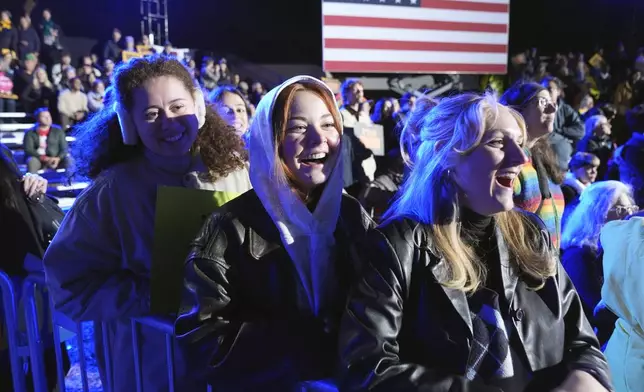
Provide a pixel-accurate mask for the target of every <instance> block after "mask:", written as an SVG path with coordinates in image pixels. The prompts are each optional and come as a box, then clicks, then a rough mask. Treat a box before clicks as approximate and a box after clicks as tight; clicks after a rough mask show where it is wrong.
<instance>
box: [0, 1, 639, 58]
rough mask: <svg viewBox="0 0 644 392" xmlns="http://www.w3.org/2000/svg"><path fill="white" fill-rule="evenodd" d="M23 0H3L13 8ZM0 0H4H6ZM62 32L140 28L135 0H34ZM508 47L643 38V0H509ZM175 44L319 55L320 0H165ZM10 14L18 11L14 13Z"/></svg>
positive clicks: (97, 33)
mask: <svg viewBox="0 0 644 392" xmlns="http://www.w3.org/2000/svg"><path fill="white" fill-rule="evenodd" d="M22 3H23V1H22V0H4V1H3V2H2V4H3V7H7V8H9V9H10V10H11V11H12V12H13V13H14V16H17V15H18V14H19V13H20V12H21V11H20V10H21V9H22ZM5 4H7V6H5ZM45 7H47V8H50V9H51V10H52V13H53V15H54V20H55V21H56V22H57V23H59V24H60V25H61V26H62V28H63V30H64V32H65V34H66V35H69V36H85V37H91V38H96V39H107V38H108V37H109V36H110V32H111V29H112V28H113V27H119V28H120V29H121V30H122V31H123V33H124V35H133V36H135V37H136V38H137V39H138V37H139V35H140V31H141V28H140V20H141V16H140V5H139V1H138V0H95V1H90V0H41V1H39V2H38V5H37V7H36V10H35V11H34V14H33V18H34V20H35V21H36V22H37V21H38V20H39V18H40V14H41V10H42V9H43V8H45ZM510 7H511V16H510V51H511V53H516V52H518V51H521V50H524V49H527V48H529V47H533V46H534V47H538V48H540V51H541V52H543V53H553V52H555V51H563V52H567V51H584V52H589V51H592V50H593V49H594V48H595V46H596V45H600V44H601V45H606V48H607V49H611V48H612V46H613V45H614V43H615V42H617V41H618V40H620V39H621V40H623V41H625V42H626V43H627V44H628V46H630V48H631V49H635V48H637V47H639V46H644V0H512V1H511V4H510ZM169 14H170V39H171V41H172V44H173V45H174V46H176V47H190V48H199V49H209V50H215V51H217V52H220V53H234V54H237V55H239V56H241V57H243V58H246V59H247V60H250V61H254V62H260V63H294V64H296V63H300V64H304V63H308V64H320V63H321V58H322V55H321V40H322V38H321V31H320V25H321V1H319V0H169ZM14 20H15V21H16V22H17V18H14Z"/></svg>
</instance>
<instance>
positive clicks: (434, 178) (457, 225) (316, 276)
mask: <svg viewBox="0 0 644 392" xmlns="http://www.w3.org/2000/svg"><path fill="white" fill-rule="evenodd" d="M6 19H7V18H5V17H4V16H3V23H4V25H6V23H5V22H4V21H5V20H6ZM50 19H51V18H50V16H49V19H46V21H47V20H49V21H50ZM43 26H49V27H47V28H45V27H42V28H41V35H44V31H49V32H50V33H51V31H55V30H57V27H56V25H55V24H54V23H53V22H49V23H44V24H43ZM47 29H48V30H47ZM2 37H3V36H2ZM121 39H122V38H121V35H120V32H119V31H118V30H115V31H114V35H113V39H112V40H111V41H109V42H108V43H107V44H106V46H105V51H104V57H106V60H105V62H104V64H105V63H107V62H108V61H111V64H112V65H113V66H114V67H113V68H110V69H109V71H108V70H107V67H106V68H104V69H102V70H100V69H98V68H95V64H96V62H95V61H94V60H92V57H91V56H89V57H86V58H84V59H83V61H84V62H83V67H82V68H83V69H85V67H87V71H86V72H85V71H83V72H85V73H83V75H87V76H88V77H89V76H91V75H94V77H95V78H97V79H96V80H99V79H98V78H101V77H107V79H104V81H103V87H106V86H107V88H106V89H105V90H101V94H102V96H101V103H102V105H101V107H100V108H97V110H96V112H95V113H94V114H92V115H88V112H89V104H88V103H87V101H88V99H87V98H85V103H86V104H87V109H88V110H77V109H78V108H79V107H80V106H74V104H75V103H78V102H80V101H82V100H83V99H82V98H77V97H79V95H78V94H79V93H83V89H84V88H85V87H86V85H85V80H83V79H82V78H75V77H72V78H68V79H67V81H68V82H69V84H68V86H67V88H66V89H65V90H64V92H61V93H60V94H59V95H57V98H56V99H57V102H58V103H57V108H58V111H59V115H60V118H61V125H62V127H61V128H58V127H55V126H54V125H53V123H52V116H51V112H53V111H54V108H52V107H51V105H49V106H48V105H40V104H38V105H34V106H33V107H34V108H38V110H35V111H34V112H35V114H36V118H37V125H36V127H35V129H34V130H31V131H28V132H27V134H26V137H25V152H26V154H27V156H28V157H30V160H29V161H28V167H29V170H30V171H31V170H32V169H33V170H38V169H40V168H41V167H43V166H48V167H52V168H55V167H60V166H61V165H64V166H67V167H73V169H72V170H71V171H72V172H73V174H74V175H78V176H81V177H83V178H89V179H91V185H90V186H89V188H88V189H87V190H85V191H84V192H83V193H82V195H80V196H79V197H78V199H77V200H76V202H75V204H74V206H73V207H72V209H71V210H70V211H69V212H68V213H67V214H66V216H65V218H64V220H63V221H62V222H60V224H59V225H58V226H59V227H58V226H56V228H55V236H54V237H53V240H51V242H49V241H46V243H43V241H42V238H40V239H38V238H39V237H38V236H34V235H33V234H34V231H35V232H38V230H39V228H37V227H36V228H34V227H26V226H25V225H22V226H21V225H20V224H19V223H20V221H21V218H23V219H24V217H25V212H24V211H25V208H26V210H27V211H28V209H29V206H27V207H24V206H23V207H17V205H18V204H19V203H18V202H16V200H18V199H20V198H19V197H16V196H15V195H22V194H27V195H29V196H33V194H34V193H37V190H38V189H40V190H42V189H41V187H42V181H41V179H39V178H38V177H34V176H31V177H29V178H30V179H29V181H26V180H25V181H24V185H22V183H19V182H17V181H15V180H16V179H17V178H20V176H19V175H17V174H16V173H15V165H13V164H12V161H11V156H10V153H9V154H4V155H3V156H4V159H3V161H2V162H0V163H2V165H0V168H2V170H3V171H2V177H3V178H2V179H1V180H2V181H0V191H1V192H2V193H1V195H2V196H3V200H8V201H7V202H6V203H5V205H4V206H3V210H2V214H3V215H2V216H3V218H4V216H11V217H12V219H13V221H12V222H15V223H16V226H15V227H20V228H21V229H20V230H16V231H15V232H14V236H13V237H12V238H14V239H15V238H21V239H23V240H22V241H15V240H14V243H6V244H3V248H4V247H5V246H7V247H9V246H10V247H13V248H16V247H17V246H19V247H20V248H19V249H16V251H15V252H14V253H12V254H13V255H14V256H15V257H13V259H11V260H8V261H5V263H8V264H7V265H6V266H5V265H3V266H2V268H3V269H5V270H11V271H13V272H14V273H16V274H20V273H23V274H24V273H25V271H22V270H21V265H22V263H23V260H24V258H25V255H26V254H27V253H30V252H31V249H33V248H34V246H32V245H33V244H31V243H30V241H29V239H30V238H35V239H34V241H35V243H36V244H37V245H38V246H39V247H40V250H39V253H38V254H37V255H36V256H38V257H41V258H42V260H43V262H42V266H41V268H42V269H43V270H44V272H45V273H46V276H47V288H48V291H49V294H50V295H51V298H52V301H53V304H54V306H55V308H56V310H57V311H59V312H62V313H64V314H65V315H67V316H68V317H70V318H71V319H73V320H75V321H94V322H96V323H97V324H96V325H100V328H97V329H96V330H95V333H96V341H95V343H96V346H97V352H103V351H104V350H106V349H108V348H109V352H110V353H111V355H110V357H109V358H103V357H102V356H100V355H99V357H100V360H101V362H102V363H100V365H99V370H100V371H101V379H102V380H103V382H104V384H105V385H107V384H108V383H106V381H108V380H109V385H110V386H111V387H112V389H113V390H115V391H127V390H135V389H136V386H135V385H136V377H135V372H134V369H135V367H136V365H135V360H134V357H133V355H132V350H133V349H132V348H133V345H134V344H135V342H134V341H133V336H132V333H131V321H130V318H132V317H140V316H145V315H149V314H150V312H151V301H152V299H151V294H150V286H151V272H150V271H151V270H152V259H153V255H152V254H153V249H154V233H155V219H156V216H157V215H156V205H157V200H158V198H157V190H158V189H159V188H160V187H184V188H193V189H201V190H208V191H214V192H218V195H220V196H221V197H220V198H219V204H220V205H219V207H218V208H217V210H216V211H214V212H213V213H212V214H211V215H209V216H208V217H207V219H206V220H205V222H204V224H203V227H202V229H201V230H200V231H199V232H196V233H194V239H193V240H192V241H191V242H190V244H178V245H177V246H185V247H186V249H189V250H187V251H186V252H185V253H186V258H185V263H183V275H182V276H181V277H177V279H178V280H177V282H179V281H180V282H181V283H182V284H183V287H182V289H181V292H180V293H179V292H178V293H177V301H178V302H179V303H180V307H179V309H178V311H177V312H176V314H175V315H173V316H175V319H176V321H175V323H174V332H175V337H176V339H175V342H174V344H175V345H176V347H175V357H174V360H173V363H174V374H173V376H174V377H173V378H174V381H175V384H176V389H177V390H191V391H192V390H205V387H206V385H207V384H210V385H211V386H212V387H213V388H214V390H217V391H218V390H222V391H284V390H305V391H325V390H338V389H339V390H341V391H345V390H346V391H358V390H373V391H435V390H477V391H478V390H480V391H544V390H553V391H567V392H577V391H588V392H595V391H613V390H616V391H618V392H622V391H637V390H639V388H640V386H641V385H644V372H642V367H643V364H644V356H642V354H641V352H642V351H641V348H642V346H643V345H644V340H643V339H642V337H641V330H642V325H641V321H640V320H641V318H642V317H644V313H643V311H642V307H641V304H640V302H641V301H640V299H641V298H642V296H643V295H644V292H643V291H642V286H641V285H639V277H640V276H642V274H643V273H644V267H642V263H641V260H640V258H641V250H640V248H641V246H642V244H644V217H643V216H642V213H641V212H640V208H639V207H638V206H639V205H644V158H643V157H644V155H643V153H644V151H643V150H644V147H643V146H644V136H642V132H644V95H642V93H643V92H644V90H642V86H644V82H643V81H642V80H641V70H640V69H639V68H640V67H641V66H642V64H644V55H643V54H642V53H644V52H642V53H638V54H637V55H636V56H629V55H628V53H627V52H626V51H625V49H624V48H623V46H620V47H618V49H617V50H616V52H615V54H614V55H606V54H604V51H603V50H598V51H597V52H596V53H594V54H593V56H591V57H590V60H588V61H586V60H585V57H584V56H582V55H566V56H564V55H555V56H554V57H552V58H551V59H545V58H541V57H539V56H537V53H536V52H535V51H529V52H527V53H525V54H522V55H521V56H517V57H516V58H515V61H514V63H513V64H514V69H513V74H512V75H511V79H512V84H511V85H509V86H508V87H507V88H503V89H502V90H503V91H500V92H499V93H498V94H496V93H495V92H493V91H487V92H460V93H452V94H449V95H447V96H444V97H438V98H429V97H428V96H425V95H422V94H414V93H408V94H405V95H404V96H402V97H401V98H400V99H397V98H391V97H386V98H382V99H379V100H378V101H377V102H375V103H374V102H373V101H371V100H369V99H367V98H366V96H365V91H364V86H363V84H362V83H361V82H360V80H358V79H347V80H345V81H344V82H343V83H342V86H341V88H340V92H339V94H337V95H336V94H335V93H334V92H333V91H331V90H330V88H329V87H328V86H327V85H326V84H325V83H324V82H323V81H321V80H318V79H316V78H314V77H311V76H298V77H295V78H292V79H289V80H287V81H285V82H283V83H282V84H281V85H279V86H277V87H275V88H273V89H271V90H270V91H268V92H265V91H264V90H263V87H261V85H258V86H255V85H253V87H252V88H250V89H249V88H248V87H249V86H248V84H244V83H245V82H243V81H241V80H240V78H239V77H238V76H235V74H233V73H232V72H231V71H230V70H229V69H228V67H227V64H226V61H225V60H220V61H218V62H217V61H215V59H212V58H205V59H203V62H202V64H201V67H197V65H196V63H195V61H194V60H191V59H188V60H187V61H179V60H177V59H176V58H175V57H173V55H172V48H171V46H170V45H169V44H168V45H166V49H164V53H161V54H148V55H145V56H135V57H133V58H131V59H130V60H128V61H120V62H119V56H122V53H121V52H119V51H122V50H126V51H132V50H133V49H136V45H135V44H134V40H133V39H130V38H126V39H125V42H126V43H125V44H124V45H126V46H124V47H121V43H120V42H121ZM2 42H4V41H2V40H0V43H2ZM43 42H44V40H43ZM48 42H54V43H53V44H52V45H56V44H55V42H56V40H53V41H52V40H51V39H50V40H49V41H48ZM38 59H39V57H38V56H36V55H34V54H33V53H32V52H28V53H26V54H25V61H24V62H23V66H24V67H25V69H24V70H20V71H19V72H21V73H25V72H26V71H27V70H28V69H31V73H32V74H34V75H35V76H34V77H33V78H34V79H33V80H35V81H38V80H39V79H38V76H37V72H36V70H37V69H38V70H42V72H41V73H43V72H44V75H45V76H42V77H41V78H45V77H49V76H50V75H48V72H47V70H46V69H45V68H38V66H37V64H38V62H39V60H38ZM85 60H87V63H85ZM25 64H29V66H28V67H27V66H26V65H25ZM61 64H65V62H61ZM55 65H57V64H55ZM58 65H60V64H58ZM110 67H111V66H110ZM53 68H55V67H52V69H53ZM60 69H61V72H62V75H63V76H64V75H67V74H68V73H71V71H69V72H67V71H66V70H69V69H68V68H65V67H60ZM71 70H72V71H74V72H76V70H74V69H73V68H72V69H71ZM94 70H96V72H95V71H94ZM39 72H40V71H39ZM0 76H1V74H0ZM61 80H62V79H61ZM88 80H89V79H88ZM31 83H32V84H33V83H35V82H31ZM41 84H42V85H43V86H44V85H45V83H44V82H42V83H41ZM1 85H2V84H1V83H0V86H1ZM489 87H490V89H489V90H493V89H494V88H493V87H494V86H489ZM336 98H338V99H336ZM3 99H4V98H3ZM61 101H62V102H63V106H61ZM76 101H78V102H76ZM3 104H4V103H3ZM67 104H69V105H67ZM61 108H62V109H64V110H61ZM83 109H85V107H83ZM63 120H64V121H63ZM374 124H377V125H380V126H381V127H382V129H383V134H384V137H383V140H382V143H383V146H384V148H383V149H384V151H385V154H384V155H378V156H376V154H374V152H373V151H371V150H370V149H369V148H367V147H366V146H365V145H364V144H363V142H362V140H361V139H360V138H359V137H358V136H359V135H357V133H356V130H357V129H358V128H360V127H363V126H366V127H368V126H372V125H374ZM67 127H71V129H72V132H73V134H74V135H75V136H76V142H75V143H74V144H73V145H72V146H71V148H68V146H67V144H66V142H65V141H64V139H65V129H66V128H67ZM30 132H31V133H30ZM54 135H57V136H55V137H54ZM43 140H44V141H45V142H46V143H45V144H43ZM54 140H56V141H55V142H54ZM69 150H71V152H70V151H69ZM5 166H6V167H7V168H14V169H12V170H8V169H6V170H5ZM9 194H10V195H14V197H12V198H10V199H5V198H4V195H9ZM177 203H178V204H177V205H176V206H175V208H178V209H180V208H181V204H180V203H179V202H177ZM9 212H10V213H9ZM3 222H4V221H3ZM1 237H2V236H0V238H1ZM40 237H42V235H41V236H40ZM16 244H18V245H16ZM45 249H46V251H45ZM177 262H179V263H181V262H183V260H178V261H177ZM99 323H100V324H99ZM104 336H107V337H108V339H106V340H105V339H103V337H104ZM165 341H166V340H165V335H164V334H163V333H162V332H161V331H159V330H156V329H154V328H151V327H146V326H143V327H142V334H141V339H140V340H139V341H138V342H136V344H138V345H139V347H140V350H141V351H140V354H141V358H140V359H141V360H140V363H139V365H140V366H141V372H142V374H143V382H144V386H143V387H144V390H145V391H163V390H167V388H168V384H167V383H168V377H167V374H166V373H167V365H168V364H167V362H166V361H167V357H166V355H165V352H164V351H163V350H165ZM104 345H108V347H105V346H104ZM104 360H106V361H109V362H110V363H105V362H104ZM108 371H109V373H108ZM5 378H6V377H4V375H3V379H5Z"/></svg>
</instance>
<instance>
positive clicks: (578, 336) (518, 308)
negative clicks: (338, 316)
mask: <svg viewBox="0 0 644 392" xmlns="http://www.w3.org/2000/svg"><path fill="white" fill-rule="evenodd" d="M530 216H531V219H532V220H533V221H534V222H535V224H538V225H539V226H538V227H540V232H536V230H535V233H534V234H535V237H534V238H533V240H535V241H543V244H544V246H549V247H551V243H550V240H549V234H548V232H547V230H546V229H545V226H543V223H542V222H541V221H540V220H538V218H536V216H534V215H530ZM496 238H497V244H498V257H499V261H500V262H501V265H502V266H508V268H502V270H503V272H502V284H503V287H504V294H505V297H506V299H507V302H508V303H509V306H510V309H509V314H510V315H511V320H512V321H511V323H512V324H513V327H514V328H513V333H514V334H516V335H517V336H518V339H517V340H516V341H518V342H519V343H510V345H511V346H512V347H513V348H514V349H515V351H516V352H518V353H521V352H523V351H524V349H525V355H524V358H523V361H522V362H523V363H524V364H525V366H526V367H527V370H529V371H530V372H531V373H532V374H533V379H532V380H531V382H530V385H529V389H528V390H530V391H548V390H552V389H553V388H554V387H556V386H558V385H560V384H561V383H562V382H563V380H564V379H565V377H566V376H567V374H568V373H569V372H570V371H571V370H575V369H579V370H585V371H587V372H588V373H591V374H592V375H594V376H595V378H596V379H598V380H599V381H600V382H601V383H602V384H603V385H604V386H605V387H607V388H608V389H611V388H612V386H611V381H610V376H609V370H608V365H607V363H606V360H605V358H604V355H603V354H602V352H601V351H600V350H599V344H598V342H597V338H596V337H595V335H594V333H593V330H592V328H591V327H590V325H589V323H588V320H587V319H586V317H585V316H584V312H583V308H582V304H581V301H580V300H579V296H578V295H577V292H576V291H575V288H574V287H573V285H572V283H571V282H570V279H569V278H568V275H566V272H565V271H564V270H563V268H562V267H561V264H558V266H557V274H556V276H554V277H552V278H549V279H547V281H546V282H545V286H544V287H543V288H542V289H540V290H537V291H535V290H531V289H529V288H528V286H527V285H526V282H525V281H524V280H523V279H522V278H520V277H519V275H518V273H517V271H516V269H515V267H513V266H514V265H515V264H514V263H512V261H511V257H510V255H509V253H508V249H507V245H506V244H505V242H504V241H503V239H501V238H500V233H499V232H498V230H497V235H496ZM366 244H367V245H366V246H364V247H362V246H361V247H360V249H361V252H360V253H361V255H362V259H363V264H364V265H365V266H367V267H366V268H367V270H366V271H364V273H363V278H362V279H360V280H359V281H358V283H357V286H356V287H355V288H354V290H352V296H351V298H350V300H349V305H348V310H347V313H346V314H345V316H344V318H343V321H342V326H341V333H340V352H341V355H342V358H341V364H342V369H343V377H342V384H341V390H342V391H362V390H369V391H383V392H384V391H387V392H389V391H396V392H412V391H414V392H416V391H422V392H438V391H480V392H488V391H490V392H492V391H495V392H498V391H499V389H498V388H496V387H492V386H489V385H487V384H483V383H481V382H478V381H468V379H467V378H466V377H465V375H464V373H465V369H466V365H467V362H468V356H469V355H470V352H471V350H472V341H473V336H472V333H473V332H472V319H471V315H470V310H469V305H468V300H467V297H466V294H465V293H464V292H463V291H461V290H456V289H450V288H446V287H444V286H442V285H441V284H439V282H440V281H442V280H443V279H444V277H445V273H446V272H447V268H449V267H448V266H447V262H446V261H445V260H443V259H441V258H440V257H437V256H435V255H434V254H433V253H431V252H430V251H429V250H428V248H429V245H428V244H429V238H428V235H427V234H426V230H422V226H419V225H418V224H417V223H416V222H414V221H412V220H409V219H401V220H396V221H392V222H389V223H386V224H385V225H383V226H380V227H379V228H377V229H375V230H372V231H370V233H369V234H368V238H367V243H366ZM500 295H503V294H500Z"/></svg>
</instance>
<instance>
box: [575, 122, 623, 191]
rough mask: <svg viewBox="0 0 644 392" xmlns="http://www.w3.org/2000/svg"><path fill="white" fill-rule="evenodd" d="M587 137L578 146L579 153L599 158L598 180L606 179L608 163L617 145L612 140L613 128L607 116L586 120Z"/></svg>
mask: <svg viewBox="0 0 644 392" xmlns="http://www.w3.org/2000/svg"><path fill="white" fill-rule="evenodd" d="M585 125H586V136H584V138H583V139H581V141H580V142H579V144H578V145H577V150H578V151H583V152H588V153H591V154H593V155H595V156H596V157H597V158H599V168H598V170H597V178H599V179H602V180H603V179H605V178H606V172H607V171H608V163H609V162H610V160H611V159H612V158H613V153H614V152H615V143H614V142H613V140H612V138H611V134H612V127H611V124H610V122H609V121H608V119H607V118H606V117H605V116H602V115H596V116H592V117H590V118H588V119H587V120H586V124H585Z"/></svg>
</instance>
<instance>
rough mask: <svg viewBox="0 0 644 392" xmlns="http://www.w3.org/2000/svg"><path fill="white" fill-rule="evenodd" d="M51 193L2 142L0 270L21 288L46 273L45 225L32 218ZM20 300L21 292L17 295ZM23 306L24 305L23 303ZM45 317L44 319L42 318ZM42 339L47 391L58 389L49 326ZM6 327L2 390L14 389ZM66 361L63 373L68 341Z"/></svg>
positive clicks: (0, 344)
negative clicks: (20, 165)
mask: <svg viewBox="0 0 644 392" xmlns="http://www.w3.org/2000/svg"><path fill="white" fill-rule="evenodd" d="M46 192H47V180H46V179H44V178H42V177H40V176H38V175H35V174H29V173H28V174H26V175H24V176H23V175H22V173H21V172H20V170H19V168H18V164H17V163H16V161H15V160H14V158H13V153H12V152H11V150H9V149H8V148H7V147H6V146H5V145H3V144H0V222H2V225H0V249H2V257H1V258H0V270H2V271H3V272H5V273H6V274H7V275H9V277H10V278H11V280H12V281H13V282H14V284H16V285H17V286H18V287H20V285H21V284H22V282H23V279H24V278H25V277H26V276H27V275H28V274H29V273H33V272H40V273H42V264H40V263H39V261H40V259H42V257H43V254H44V252H45V246H46V244H45V242H46V241H43V234H44V233H43V230H42V229H43V228H42V227H38V224H37V223H38V221H37V220H35V219H33V217H32V213H33V211H32V207H33V206H36V205H37V204H38V203H39V201H41V200H42V198H43V197H46V196H44V194H45V193H46ZM17 299H18V300H19V301H20V293H18V295H17ZM18 306H19V308H20V309H22V308H23V304H22V302H19V305H18ZM37 309H38V311H39V317H44V315H43V314H42V313H41V312H40V311H42V309H41V308H40V307H39V305H37ZM41 320H42V319H41ZM18 328H19V329H20V332H21V333H24V334H26V331H25V323H24V319H23V317H20V319H19V322H18ZM44 330H46V331H47V335H45V336H44V337H43V339H42V341H41V343H43V345H44V350H43V354H44V366H45V375H46V377H47V384H46V385H47V390H48V391H54V390H56V385H57V382H58V373H57V360H56V355H55V351H54V347H52V346H48V345H47V343H48V342H51V341H52V336H51V333H52V331H51V330H50V329H49V328H44ZM5 331H6V329H5V328H4V323H1V324H0V391H14V386H13V380H12V377H11V365H10V361H9V355H8V350H7V349H6V333H5ZM61 354H62V359H63V362H62V363H60V365H61V367H62V369H63V373H64V374H66V373H67V371H68V370H69V368H70V363H69V357H68V355H67V350H66V348H65V344H64V343H62V344H61ZM26 376H27V386H26V390H29V391H32V390H34V387H33V384H32V383H31V378H32V374H31V371H27V372H26Z"/></svg>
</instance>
